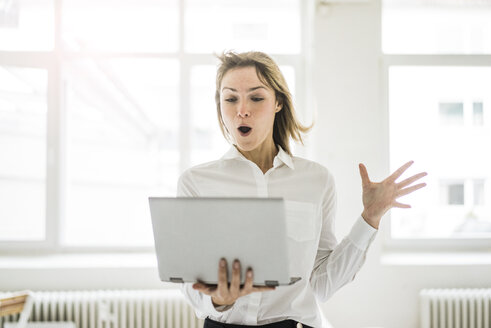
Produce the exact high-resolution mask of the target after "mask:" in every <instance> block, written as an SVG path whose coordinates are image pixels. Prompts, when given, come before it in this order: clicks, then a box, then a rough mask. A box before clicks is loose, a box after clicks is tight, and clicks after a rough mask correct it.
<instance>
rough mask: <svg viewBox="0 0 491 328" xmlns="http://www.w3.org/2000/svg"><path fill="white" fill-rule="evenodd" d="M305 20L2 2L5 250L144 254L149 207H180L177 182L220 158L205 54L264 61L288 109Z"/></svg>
mask: <svg viewBox="0 0 491 328" xmlns="http://www.w3.org/2000/svg"><path fill="white" fill-rule="evenodd" d="M302 12H304V11H303V10H302V9H301V2H300V1H299V0H280V1H277V0H269V1H264V0H248V1H245V0H239V1H223V0H206V1H201V0H200V1H195V0H188V1H185V2H181V1H178V0H163V1H154V0H130V1H123V2H121V1H115V0H56V1H55V0H22V1H21V0H11V1H1V0H0V58H1V59H0V154H2V156H1V157H2V160H1V161H0V180H1V183H0V226H1V227H2V229H0V243H3V244H4V245H8V246H11V245H10V244H8V243H11V244H12V243H14V242H18V241H22V242H24V244H23V245H21V246H20V247H25V245H27V244H29V243H33V242H40V243H43V242H44V243H45V245H44V244H43V245H44V246H46V245H48V247H51V246H49V245H55V247H58V246H60V247H62V248H63V247H67V248H69V247H77V249H78V248H84V247H92V248H95V249H104V247H106V249H107V247H111V248H118V247H126V248H137V247H146V248H147V249H149V248H150V247H152V245H153V236H152V232H151V220H150V215H149V210H148V196H175V193H176V186H177V178H178V176H179V174H180V172H182V171H183V170H184V169H185V168H187V167H189V166H191V165H195V164H198V163H203V162H206V161H210V160H214V159H218V158H219V157H220V156H222V155H223V154H224V153H225V151H226V150H227V149H228V144H227V143H226V141H225V140H224V138H223V136H222V135H221V132H220V129H219V126H218V122H217V114H216V105H215V101H214V97H215V70H216V63H217V60H216V59H215V58H214V56H213V53H214V52H216V53H221V52H222V51H224V50H230V49H234V50H237V51H245V50H260V51H265V52H267V53H270V54H271V55H272V56H273V57H274V58H275V59H277V62H278V64H279V65H280V68H281V69H282V71H283V72H284V74H285V77H286V79H287V82H288V84H289V86H290V89H291V91H292V92H293V94H294V98H295V99H296V98H297V97H298V94H299V92H298V90H295V87H296V86H298V84H296V83H295V81H296V80H297V79H298V78H299V74H303V73H301V71H302V70H301V67H302V66H301V65H302V64H301V63H303V59H302V58H303V57H302V56H304V54H303V53H302V49H301V33H302V28H301V26H302V24H301V21H302V17H301V15H302ZM246 13H250V14H246ZM251 18H252V19H251ZM56 22H57V23H59V25H57V24H55V23H56ZM272 40H275V41H277V42H271V41H272ZM299 72H300V73H299ZM48 82H49V83H48ZM300 107H301V106H300ZM299 111H300V112H301V111H302V108H299ZM26 204H29V206H26ZM130 235H131V238H128V236H130ZM50 238H51V239H50ZM32 245H34V244H32ZM36 245H39V244H36ZM32 247H35V246H32Z"/></svg>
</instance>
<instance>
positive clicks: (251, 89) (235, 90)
mask: <svg viewBox="0 0 491 328" xmlns="http://www.w3.org/2000/svg"><path fill="white" fill-rule="evenodd" d="M261 88H262V89H265V90H266V88H265V87H263V86H262V85H260V86H258V87H254V88H250V89H249V91H248V92H252V91H254V90H257V89H261ZM225 89H229V90H232V91H234V92H237V89H234V88H230V87H223V88H222V91H223V90H225Z"/></svg>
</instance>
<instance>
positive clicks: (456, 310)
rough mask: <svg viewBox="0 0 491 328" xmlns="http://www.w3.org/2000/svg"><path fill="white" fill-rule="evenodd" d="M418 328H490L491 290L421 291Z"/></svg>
mask: <svg viewBox="0 0 491 328" xmlns="http://www.w3.org/2000/svg"><path fill="white" fill-rule="evenodd" d="M419 297H420V305H421V318H420V319H421V328H491V289H423V290H422V291H421V292H420V295H419Z"/></svg>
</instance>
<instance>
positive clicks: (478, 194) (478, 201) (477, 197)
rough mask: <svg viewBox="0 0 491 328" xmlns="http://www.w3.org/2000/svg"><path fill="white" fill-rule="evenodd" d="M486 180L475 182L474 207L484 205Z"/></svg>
mask: <svg viewBox="0 0 491 328" xmlns="http://www.w3.org/2000/svg"><path fill="white" fill-rule="evenodd" d="M485 197H486V196H485V191H484V179H476V180H474V205H484V204H485V203H484V199H485Z"/></svg>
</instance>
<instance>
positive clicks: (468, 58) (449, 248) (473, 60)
mask: <svg viewBox="0 0 491 328" xmlns="http://www.w3.org/2000/svg"><path fill="white" fill-rule="evenodd" d="M397 66H403V67H409V66H427V67H436V66H450V67H452V66H453V67H480V66H486V67H491V54H489V55H481V54H479V55H445V54H435V55H428V54H422V55H405V54H384V53H381V75H380V76H381V94H382V99H381V105H382V108H383V113H384V117H383V126H385V127H386V129H385V131H384V134H385V138H384V139H385V140H387V143H386V145H385V149H386V154H387V158H386V161H385V162H386V163H387V171H389V168H390V142H391V140H390V129H391V127H390V120H389V115H390V108H389V87H390V86H389V70H390V68H391V67H397ZM386 216H387V220H386V223H385V225H386V228H385V229H384V249H385V250H386V251H389V252H392V251H394V252H460V251H465V252H471V251H472V252H479V251H487V250H489V248H490V247H491V238H393V237H392V234H391V233H392V232H391V230H392V227H391V223H392V222H391V212H390V211H389V213H387V214H386Z"/></svg>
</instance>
